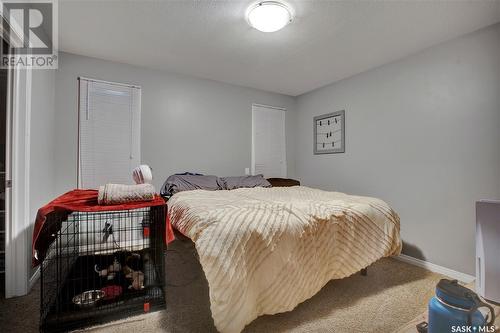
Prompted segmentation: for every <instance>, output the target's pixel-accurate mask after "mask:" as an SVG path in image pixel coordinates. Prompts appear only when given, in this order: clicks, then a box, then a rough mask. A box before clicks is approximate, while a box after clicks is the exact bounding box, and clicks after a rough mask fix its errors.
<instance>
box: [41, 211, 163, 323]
mask: <svg viewBox="0 0 500 333" xmlns="http://www.w3.org/2000/svg"><path fill="white" fill-rule="evenodd" d="M49 220H50V225H52V226H54V233H55V235H54V236H55V240H54V241H53V242H52V244H51V245H50V247H49V249H48V251H47V253H46V255H45V258H44V260H43V262H42V263H41V278H40V280H41V288H40V289H41V298H40V330H41V331H44V332H57V331H67V330H70V329H76V328H81V327H85V326H89V325H93V324H98V323H102V322H105V321H109V320H114V319H118V318H121V317H124V316H130V315H134V314H140V313H144V312H149V311H154V310H158V309H162V308H164V306H165V294H164V281H165V263H164V252H163V250H164V245H163V235H164V230H165V211H164V207H163V206H156V207H147V208H139V209H131V210H123V211H105V212H73V213H71V214H70V215H67V214H61V213H57V212H53V213H50V214H49V215H48V216H47V221H49Z"/></svg>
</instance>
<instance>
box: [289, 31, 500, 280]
mask: <svg viewBox="0 0 500 333" xmlns="http://www.w3.org/2000/svg"><path fill="white" fill-rule="evenodd" d="M499 80H500V26H499V25H496V26H494V27H490V28H487V29H485V30H481V31H479V32H476V33H473V34H470V35H466V36H463V37H460V38H458V39H455V40H452V41H450V42H447V43H445V44H441V45H439V46H435V47H432V48H430V49H428V50H425V51H423V52H421V53H418V54H416V55H413V56H410V57H408V58H405V59H403V60H401V61H398V62H395V63H392V64H389V65H385V66H383V67H380V68H377V69H374V70H371V71H368V72H365V73H362V74H360V75H357V76H354V77H352V78H349V79H346V80H342V81H339V82H337V83H335V84H332V85H329V86H327V87H324V88H321V89H319V90H316V91H313V92H310V93H308V94H305V95H302V96H299V98H298V100H297V110H298V111H297V136H296V139H295V140H296V143H297V145H296V171H297V175H298V177H299V178H300V179H301V181H302V182H303V183H304V184H306V185H311V186H314V187H320V188H324V189H328V190H338V191H342V192H347V193H354V194H359V195H368V196H376V197H380V198H382V199H384V200H386V201H387V202H388V203H389V204H391V205H392V206H393V207H394V208H395V210H396V211H397V212H398V213H399V214H400V217H401V234H402V237H403V240H404V241H405V243H406V244H405V248H404V251H405V253H407V254H409V255H412V256H415V257H418V258H422V259H425V260H428V261H430V262H433V263H436V264H438V265H442V266H445V267H449V268H452V269H455V270H458V271H461V272H464V273H469V274H474V257H475V250H474V246H475V245H474V244H475V242H474V232H475V208H474V202H475V201H476V200H477V199H481V198H497V199H500V148H499V147H500V100H499V96H500V82H499ZM341 109H346V153H345V154H333V155H319V156H318V155H317V156H314V155H313V154H312V146H313V143H312V142H313V141H312V139H313V132H312V130H313V126H312V119H313V117H314V116H316V115H320V114H323V113H328V112H332V111H337V110H341Z"/></svg>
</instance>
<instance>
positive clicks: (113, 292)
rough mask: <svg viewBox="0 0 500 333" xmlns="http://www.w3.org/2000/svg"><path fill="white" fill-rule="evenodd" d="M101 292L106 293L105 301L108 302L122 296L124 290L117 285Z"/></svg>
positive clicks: (107, 287) (105, 288)
mask: <svg viewBox="0 0 500 333" xmlns="http://www.w3.org/2000/svg"><path fill="white" fill-rule="evenodd" d="M101 291H102V292H104V297H103V299H104V300H106V301H109V300H112V299H115V298H116V297H118V296H120V295H121V294H122V291H123V288H122V287H121V286H117V285H110V286H106V287H104V288H101Z"/></svg>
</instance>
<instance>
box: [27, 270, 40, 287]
mask: <svg viewBox="0 0 500 333" xmlns="http://www.w3.org/2000/svg"><path fill="white" fill-rule="evenodd" d="M39 278H40V266H38V268H37V269H36V271H35V273H33V275H32V276H31V278H30V281H29V283H28V292H30V290H31V289H32V288H33V286H34V285H35V283H36V281H37V280H38V279H39Z"/></svg>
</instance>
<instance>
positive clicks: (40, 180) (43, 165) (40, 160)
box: [30, 70, 56, 221]
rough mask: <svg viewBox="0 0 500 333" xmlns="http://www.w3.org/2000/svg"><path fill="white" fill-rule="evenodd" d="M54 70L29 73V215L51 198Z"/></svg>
mask: <svg viewBox="0 0 500 333" xmlns="http://www.w3.org/2000/svg"><path fill="white" fill-rule="evenodd" d="M54 72H55V71H54V70H33V71H32V89H31V122H30V126H31V131H30V216H31V219H32V221H34V220H35V217H36V212H37V211H38V208H39V207H41V206H43V205H44V204H46V203H47V202H48V201H50V200H52V199H53V198H54V195H55V175H56V170H55V169H56V168H55V161H54V158H55V132H56V127H55V122H54V120H55V114H56V113H55V108H54V97H55V95H54V85H55V81H54V78H55V73H54Z"/></svg>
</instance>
